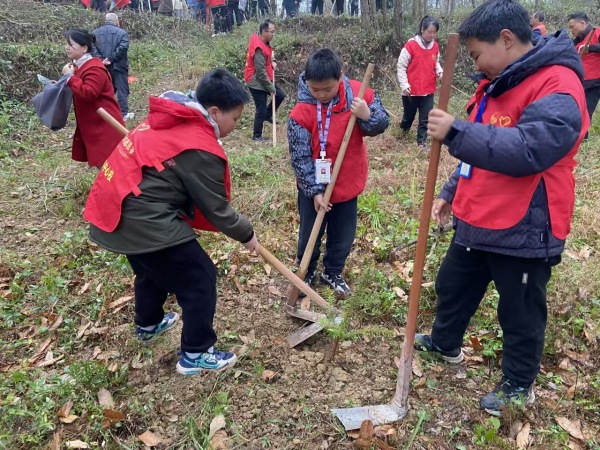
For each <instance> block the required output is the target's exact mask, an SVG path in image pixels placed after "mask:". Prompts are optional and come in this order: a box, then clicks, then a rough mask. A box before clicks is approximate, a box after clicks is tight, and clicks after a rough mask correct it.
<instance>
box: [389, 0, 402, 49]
mask: <svg viewBox="0 0 600 450" xmlns="http://www.w3.org/2000/svg"><path fill="white" fill-rule="evenodd" d="M403 15H404V9H403V8H402V0H394V20H393V23H394V38H393V39H392V42H393V44H394V51H395V52H397V53H400V49H401V48H402V40H403V37H402V31H403V30H402V16H403Z"/></svg>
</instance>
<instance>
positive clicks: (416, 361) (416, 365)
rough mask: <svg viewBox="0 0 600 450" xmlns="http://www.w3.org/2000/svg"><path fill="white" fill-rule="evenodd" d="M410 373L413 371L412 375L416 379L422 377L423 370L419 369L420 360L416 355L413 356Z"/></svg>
mask: <svg viewBox="0 0 600 450" xmlns="http://www.w3.org/2000/svg"><path fill="white" fill-rule="evenodd" d="M412 371H413V373H414V374H415V376H416V377H422V376H423V368H422V367H421V358H419V355H418V354H415V355H414V356H413V360H412Z"/></svg>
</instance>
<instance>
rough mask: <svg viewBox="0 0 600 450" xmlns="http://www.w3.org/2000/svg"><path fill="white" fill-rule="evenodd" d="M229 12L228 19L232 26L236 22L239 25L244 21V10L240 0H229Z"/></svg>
mask: <svg viewBox="0 0 600 450" xmlns="http://www.w3.org/2000/svg"><path fill="white" fill-rule="evenodd" d="M227 14H228V19H227V20H228V21H229V23H231V26H232V27H233V24H234V23H235V25H236V26H238V27H239V26H240V25H242V24H243V23H244V11H242V10H241V9H240V0H228V1H227Z"/></svg>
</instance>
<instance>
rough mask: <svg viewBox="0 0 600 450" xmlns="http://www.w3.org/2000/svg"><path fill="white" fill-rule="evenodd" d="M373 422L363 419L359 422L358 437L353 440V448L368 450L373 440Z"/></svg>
mask: <svg viewBox="0 0 600 450" xmlns="http://www.w3.org/2000/svg"><path fill="white" fill-rule="evenodd" d="M373 428H374V427H373V422H371V421H370V420H365V421H363V423H361V424H360V432H359V433H358V439H357V440H356V441H354V448H355V449H357V450H370V448H371V442H372V441H373Z"/></svg>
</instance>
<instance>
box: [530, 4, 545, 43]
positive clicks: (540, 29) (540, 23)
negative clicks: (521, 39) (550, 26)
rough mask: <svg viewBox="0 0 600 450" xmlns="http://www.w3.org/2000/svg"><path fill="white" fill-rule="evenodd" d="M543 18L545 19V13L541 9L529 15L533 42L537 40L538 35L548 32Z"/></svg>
mask: <svg viewBox="0 0 600 450" xmlns="http://www.w3.org/2000/svg"><path fill="white" fill-rule="evenodd" d="M544 20H546V15H545V14H544V13H543V12H541V11H538V12H536V13H535V14H534V15H533V16H532V17H531V40H532V41H533V42H534V43H535V42H537V40H538V39H539V38H540V37H542V36H545V35H546V34H548V30H546V25H545V24H544Z"/></svg>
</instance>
